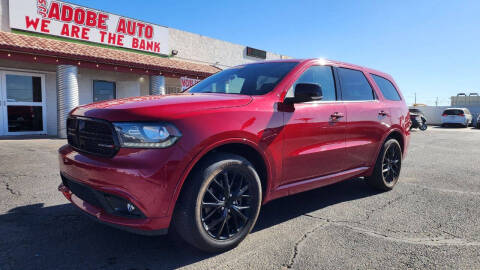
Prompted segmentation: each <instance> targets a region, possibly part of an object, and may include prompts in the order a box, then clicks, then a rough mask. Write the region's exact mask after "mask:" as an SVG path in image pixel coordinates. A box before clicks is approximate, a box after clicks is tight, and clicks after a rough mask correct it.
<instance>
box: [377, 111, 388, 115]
mask: <svg viewBox="0 0 480 270" xmlns="http://www.w3.org/2000/svg"><path fill="white" fill-rule="evenodd" d="M378 115H380V116H388V113H387V112H386V111H380V112H379V113H378Z"/></svg>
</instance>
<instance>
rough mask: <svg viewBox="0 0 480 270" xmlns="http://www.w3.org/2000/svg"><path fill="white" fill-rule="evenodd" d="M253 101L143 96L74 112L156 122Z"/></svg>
mask: <svg viewBox="0 0 480 270" xmlns="http://www.w3.org/2000/svg"><path fill="white" fill-rule="evenodd" d="M251 100H252V97H251V96H247V95H234V94H214V93H195V94H193V93H180V94H172V95H163V96H141V97H132V98H124V99H116V100H110V101H103V102H96V103H91V104H88V105H84V106H80V107H78V108H76V109H75V110H73V111H72V113H71V114H72V115H75V116H84V117H92V118H99V119H105V120H109V121H154V120H159V119H170V118H173V117H174V116H178V115H180V114H188V113H191V112H195V111H201V110H211V109H219V108H229V107H239V106H245V105H247V104H248V103H250V102H251Z"/></svg>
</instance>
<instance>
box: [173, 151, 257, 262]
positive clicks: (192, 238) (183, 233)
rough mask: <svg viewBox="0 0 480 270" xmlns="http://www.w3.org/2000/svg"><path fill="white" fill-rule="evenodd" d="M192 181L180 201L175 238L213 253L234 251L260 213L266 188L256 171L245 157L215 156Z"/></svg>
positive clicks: (207, 159) (205, 161)
mask: <svg viewBox="0 0 480 270" xmlns="http://www.w3.org/2000/svg"><path fill="white" fill-rule="evenodd" d="M190 177H191V178H190V179H189V180H188V181H186V182H185V183H184V184H183V188H182V192H181V194H180V197H179V199H178V201H177V205H176V208H175V212H174V216H173V219H172V225H171V226H170V228H171V235H172V236H173V237H174V238H176V236H179V237H180V238H181V239H183V240H184V241H185V242H187V243H189V244H191V245H193V246H194V247H196V248H198V249H200V250H202V251H206V252H210V253H217V252H222V251H226V250H229V249H232V248H234V247H235V246H237V245H238V244H239V243H240V242H241V241H243V239H245V237H247V235H248V234H249V233H250V231H251V230H252V228H253V226H254V225H255V222H256V221H257V217H258V214H259V212H260V206H261V203H262V185H261V181H260V177H259V176H258V174H257V172H256V170H255V167H254V166H253V165H252V164H251V163H250V162H249V161H248V160H247V159H245V158H244V157H242V156H239V155H235V154H230V153H213V154H210V155H209V156H207V157H205V158H204V159H203V160H202V161H201V162H199V164H198V165H197V166H196V168H195V169H194V170H193V171H192V172H191V174H190Z"/></svg>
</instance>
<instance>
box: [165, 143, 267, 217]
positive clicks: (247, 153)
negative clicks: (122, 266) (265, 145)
mask: <svg viewBox="0 0 480 270" xmlns="http://www.w3.org/2000/svg"><path fill="white" fill-rule="evenodd" d="M219 152H224V153H232V154H236V155H239V156H242V157H244V158H245V159H247V160H248V161H250V162H251V163H252V165H253V166H254V167H255V170H256V171H257V173H258V175H259V177H260V181H261V184H262V198H263V199H265V197H266V196H268V195H267V194H268V192H269V190H270V185H271V178H272V170H271V166H270V162H269V160H268V158H267V156H266V154H265V153H264V152H263V151H261V150H260V149H259V148H258V147H257V146H256V144H255V143H253V142H251V141H249V140H247V139H241V138H239V139H230V140H225V141H221V142H217V143H215V144H213V145H211V146H209V147H206V148H204V149H203V151H201V152H200V153H198V154H197V155H196V156H195V158H194V159H193V160H192V161H191V162H190V164H189V166H188V167H187V169H186V170H185V171H184V173H183V174H182V176H181V178H180V180H179V183H178V184H177V187H176V188H175V192H174V194H173V197H172V200H171V203H170V207H169V211H168V213H169V215H172V214H173V211H174V210H175V206H176V204H177V200H178V198H179V197H180V194H181V192H182V190H183V187H184V185H185V184H188V181H189V180H190V179H191V178H190V175H191V173H192V172H193V171H194V170H195V169H196V168H197V166H199V164H201V162H202V161H203V160H205V159H206V158H208V156H209V155H212V154H214V153H219Z"/></svg>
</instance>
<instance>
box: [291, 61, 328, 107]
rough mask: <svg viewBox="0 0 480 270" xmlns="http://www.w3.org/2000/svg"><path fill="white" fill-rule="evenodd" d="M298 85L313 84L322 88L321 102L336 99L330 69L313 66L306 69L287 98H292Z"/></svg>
mask: <svg viewBox="0 0 480 270" xmlns="http://www.w3.org/2000/svg"><path fill="white" fill-rule="evenodd" d="M299 83H314V84H318V85H320V87H322V93H323V98H322V100H323V101H332V100H336V99H337V95H336V93H335V82H334V80H333V71H332V67H329V66H313V67H310V68H309V69H307V70H306V71H305V72H304V73H303V74H302V75H301V76H300V77H299V78H298V80H297V81H295V83H294V84H293V85H292V87H291V88H290V89H289V90H288V92H287V97H293V96H294V89H295V86H297V84H299Z"/></svg>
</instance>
